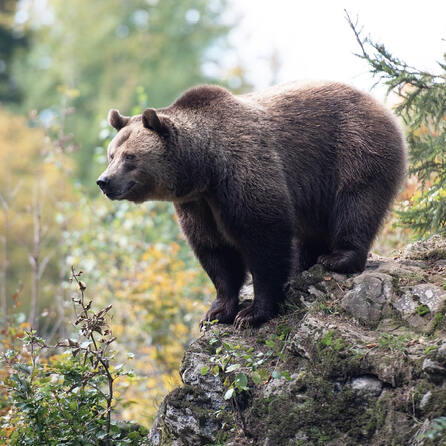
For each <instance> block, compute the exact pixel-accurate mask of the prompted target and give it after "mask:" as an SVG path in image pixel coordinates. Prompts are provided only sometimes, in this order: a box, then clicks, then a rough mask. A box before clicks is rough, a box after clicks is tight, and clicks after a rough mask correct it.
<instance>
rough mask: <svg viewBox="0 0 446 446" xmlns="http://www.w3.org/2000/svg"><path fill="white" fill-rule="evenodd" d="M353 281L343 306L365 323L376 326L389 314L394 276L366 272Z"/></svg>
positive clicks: (342, 303)
mask: <svg viewBox="0 0 446 446" xmlns="http://www.w3.org/2000/svg"><path fill="white" fill-rule="evenodd" d="M353 283H354V287H353V289H352V290H351V291H349V292H348V293H346V295H345V296H344V298H343V299H342V301H341V307H342V308H343V309H344V310H345V311H347V312H348V313H349V314H351V315H352V316H353V317H354V318H355V319H357V320H358V321H360V322H361V323H363V324H364V325H367V326H370V327H375V326H376V325H377V324H378V322H379V321H380V320H381V319H382V318H383V316H385V315H386V314H388V309H389V306H388V304H389V302H390V300H391V296H392V290H393V285H392V277H391V276H389V275H388V274H382V273H377V272H365V273H362V274H361V275H359V276H357V277H355V278H354V280H353Z"/></svg>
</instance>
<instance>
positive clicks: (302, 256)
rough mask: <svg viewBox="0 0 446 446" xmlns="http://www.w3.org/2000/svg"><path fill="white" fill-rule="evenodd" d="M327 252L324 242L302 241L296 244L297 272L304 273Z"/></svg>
mask: <svg viewBox="0 0 446 446" xmlns="http://www.w3.org/2000/svg"><path fill="white" fill-rule="evenodd" d="M327 252H329V246H328V242H327V241H326V240H322V239H321V240H314V239H303V240H300V241H299V242H298V244H297V253H298V262H299V265H298V271H299V272H300V271H306V270H307V269H308V268H310V267H311V266H313V265H314V264H316V263H317V262H318V259H319V257H320V256H321V255H322V254H325V253H327Z"/></svg>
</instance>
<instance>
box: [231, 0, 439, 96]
mask: <svg viewBox="0 0 446 446" xmlns="http://www.w3.org/2000/svg"><path fill="white" fill-rule="evenodd" d="M231 2H232V8H231V14H235V16H238V17H240V23H239V26H238V27H237V29H236V31H234V32H233V34H232V36H231V42H232V45H233V47H234V52H233V53H232V57H233V58H239V59H240V60H241V61H242V63H243V66H245V67H247V69H248V72H247V74H248V77H249V79H250V80H251V81H252V82H253V83H254V86H255V88H261V87H263V86H266V85H268V84H269V83H270V82H271V70H270V68H269V67H268V62H267V59H268V57H270V55H271V54H272V53H273V51H274V50H277V52H278V54H279V55H280V60H281V69H280V71H279V76H278V80H279V81H290V80H295V79H308V80H310V79H315V80H316V79H327V80H338V81H343V82H347V83H349V84H352V85H354V86H356V87H358V88H361V89H363V90H367V91H369V90H370V88H371V86H372V85H373V84H374V81H373V80H372V79H371V77H370V75H369V74H368V65H367V64H366V63H365V62H363V61H362V60H360V59H359V58H358V57H356V56H354V55H353V53H357V52H359V47H358V45H357V43H356V40H355V38H354V34H353V32H352V31H351V29H350V27H349V25H348V23H347V21H346V20H345V17H344V9H347V11H348V12H349V14H350V16H351V17H352V18H353V19H355V18H356V17H357V16H358V19H359V23H360V25H361V26H362V27H363V29H364V31H363V32H364V35H367V34H369V35H371V36H372V38H373V39H374V40H375V41H379V42H381V43H384V44H385V45H386V47H387V49H388V50H390V52H391V53H393V54H394V55H396V56H398V57H400V58H402V59H403V60H405V61H406V62H407V63H408V64H410V65H414V66H416V67H419V68H421V69H425V70H430V71H437V72H438V71H439V70H440V69H439V67H438V66H437V65H436V63H435V61H438V60H440V61H442V60H441V58H442V56H443V54H444V53H446V40H445V39H446V0H424V1H419V0H417V1H414V0H404V1H401V0H387V1H383V0H374V1H361V0H356V1H354V0H331V1H330V0H325V1H324V0H308V1H300V0H231ZM443 62H444V61H443ZM372 94H374V95H375V96H378V97H380V98H382V97H383V96H384V90H383V89H379V88H378V89H377V90H375V91H372Z"/></svg>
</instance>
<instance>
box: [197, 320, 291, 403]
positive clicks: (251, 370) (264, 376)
mask: <svg viewBox="0 0 446 446" xmlns="http://www.w3.org/2000/svg"><path fill="white" fill-rule="evenodd" d="M216 322H217V321H213V322H209V323H207V322H206V323H205V324H204V326H203V329H204V330H208V329H209V330H211V336H210V338H209V345H210V346H211V347H212V349H215V352H214V354H213V355H212V356H211V358H210V364H209V366H203V367H202V369H201V374H202V375H207V374H208V373H212V374H213V375H214V376H220V378H221V379H222V381H223V385H224V387H225V389H226V392H225V394H224V399H225V400H230V399H231V398H234V397H236V395H237V392H243V391H248V390H249V383H250V381H251V382H252V383H253V384H254V385H256V386H259V385H264V384H266V383H268V382H269V380H270V379H272V378H273V379H281V378H285V379H286V380H288V381H289V380H290V373H289V372H288V371H287V370H280V371H279V370H278V365H279V361H284V354H283V350H284V348H285V345H286V339H287V335H288V333H287V334H285V333H283V330H281V331H282V333H281V334H280V335H274V334H273V335H271V336H270V337H269V338H268V339H266V340H265V341H262V343H263V342H264V345H265V346H266V347H268V350H266V351H262V350H259V351H255V350H254V347H246V346H244V345H242V344H238V343H237V344H234V343H231V342H228V341H226V340H225V339H224V338H225V334H226V333H225V332H222V331H221V330H220V329H219V328H218V327H216V326H215V323H216ZM272 363H275V365H274V367H273V366H272Z"/></svg>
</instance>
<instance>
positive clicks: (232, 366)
mask: <svg viewBox="0 0 446 446" xmlns="http://www.w3.org/2000/svg"><path fill="white" fill-rule="evenodd" d="M240 367H241V364H231V365H230V366H229V367H228V368H227V369H226V373H230V372H233V371H234V370H238V369H239V368H240Z"/></svg>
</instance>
